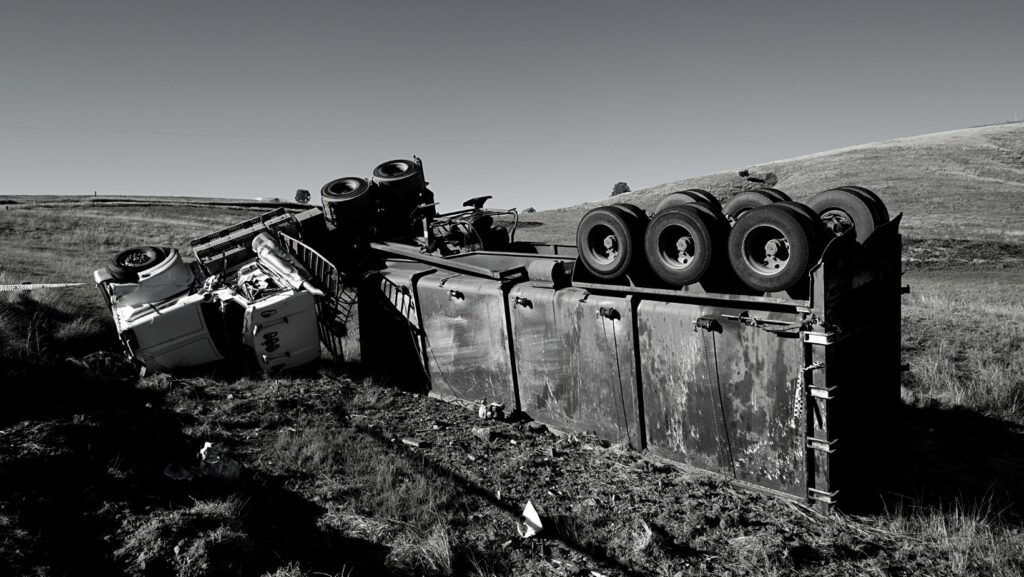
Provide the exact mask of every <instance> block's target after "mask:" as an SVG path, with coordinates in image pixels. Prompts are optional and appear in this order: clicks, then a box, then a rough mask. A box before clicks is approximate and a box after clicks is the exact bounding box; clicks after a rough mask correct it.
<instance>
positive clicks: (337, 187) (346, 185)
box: [327, 178, 363, 196]
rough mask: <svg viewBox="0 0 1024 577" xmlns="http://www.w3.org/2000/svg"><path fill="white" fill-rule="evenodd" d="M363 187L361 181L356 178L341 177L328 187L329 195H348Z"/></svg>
mask: <svg viewBox="0 0 1024 577" xmlns="http://www.w3.org/2000/svg"><path fill="white" fill-rule="evenodd" d="M362 187H363V182H362V181H361V180H359V179H356V178H342V179H340V180H337V181H335V182H334V183H332V184H331V185H330V187H328V189H327V194H328V195H329V196H348V195H351V194H352V193H354V192H356V191H357V190H359V189H360V188H362Z"/></svg>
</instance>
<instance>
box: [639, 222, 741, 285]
mask: <svg viewBox="0 0 1024 577" xmlns="http://www.w3.org/2000/svg"><path fill="white" fill-rule="evenodd" d="M719 225H720V223H718V222H716V221H715V220H714V218H713V216H712V215H709V214H708V213H706V212H704V211H702V210H700V208H698V207H697V206H695V205H687V204H683V205H679V206H673V207H670V208H669V209H667V210H662V211H660V212H658V214H657V215H655V217H654V219H653V220H652V221H651V224H650V225H649V226H648V227H647V232H646V233H645V234H644V252H645V254H646V256H647V262H648V264H649V265H650V267H651V271H653V272H654V274H655V276H657V277H658V278H659V279H661V280H662V281H664V282H665V283H667V284H669V285H671V286H673V287H677V288H678V287H682V286H685V285H688V284H693V283H695V282H698V281H700V280H701V279H702V278H704V276H705V275H706V274H707V273H708V272H709V271H710V270H711V269H712V267H713V265H714V263H715V262H716V261H717V260H718V258H719V256H718V252H719V251H720V250H722V249H723V248H724V246H723V244H722V240H723V239H722V238H720V236H721V235H720V234H719V233H720V231H721V230H722V229H721V228H720V226H719Z"/></svg>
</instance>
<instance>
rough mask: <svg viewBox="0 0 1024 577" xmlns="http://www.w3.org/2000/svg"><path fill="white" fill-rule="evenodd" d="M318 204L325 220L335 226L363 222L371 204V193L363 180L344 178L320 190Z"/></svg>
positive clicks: (369, 187)
mask: <svg viewBox="0 0 1024 577" xmlns="http://www.w3.org/2000/svg"><path fill="white" fill-rule="evenodd" d="M320 202H321V204H322V205H323V207H324V214H325V215H327V220H328V221H329V222H330V223H331V224H333V225H335V226H341V225H347V224H351V223H360V222H365V220H366V218H367V217H368V216H369V214H370V209H371V208H372V204H373V192H372V189H371V186H370V183H369V182H367V181H366V179H365V178H359V177H358V176H346V177H344V178H339V179H337V180H332V181H330V182H328V183H327V184H325V185H324V186H323V188H321V189H320Z"/></svg>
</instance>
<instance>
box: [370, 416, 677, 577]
mask: <svg viewBox="0 0 1024 577" xmlns="http://www.w3.org/2000/svg"><path fill="white" fill-rule="evenodd" d="M356 430H357V431H358V432H359V433H360V434H361V435H363V436H364V437H366V438H367V439H368V440H370V441H372V442H374V443H375V444H376V445H377V446H378V447H379V448H380V449H381V451H383V452H385V453H387V454H390V455H393V456H394V457H395V458H408V453H407V452H405V451H404V450H402V449H401V448H400V447H398V446H396V445H394V444H393V443H391V442H389V441H388V439H387V438H385V437H384V436H383V435H381V434H380V433H379V432H377V431H375V430H373V429H370V428H366V427H360V426H357V427H356ZM417 457H418V458H417V459H416V460H415V462H416V465H417V467H418V468H419V469H420V470H421V471H422V472H423V474H425V475H427V476H431V477H435V478H444V479H447V480H450V481H451V482H452V483H453V484H454V485H455V486H457V487H458V488H459V489H460V490H461V491H462V492H464V493H465V494H467V495H472V496H475V497H479V498H480V499H481V500H483V501H484V502H486V503H487V504H488V505H490V506H491V507H493V508H495V509H496V510H498V511H500V512H502V513H503V514H504V515H506V516H507V517H508V518H510V519H512V520H518V519H519V518H520V515H521V513H522V509H521V504H512V503H509V502H507V501H502V500H501V499H499V498H498V497H497V496H496V495H495V494H494V493H492V492H491V491H489V490H487V489H485V488H483V487H481V486H480V485H479V484H477V483H475V482H473V480H471V479H468V478H466V477H464V476H462V475H460V474H458V473H456V472H454V471H452V470H450V469H448V468H446V467H444V466H443V465H441V464H439V463H437V462H435V461H434V460H432V459H430V458H429V457H428V456H426V455H417ZM575 525H576V523H575V521H574V520H573V519H572V518H571V517H570V516H567V515H558V516H554V517H549V518H547V519H546V524H545V528H544V532H543V533H541V534H540V535H539V536H538V537H539V540H540V541H543V540H544V539H549V540H552V541H558V542H560V543H562V544H563V545H565V546H566V547H568V548H570V549H572V550H574V551H576V552H578V553H581V554H583V555H586V556H587V557H589V558H590V559H592V560H593V561H595V562H596V563H599V564H601V565H603V566H605V567H609V568H613V569H615V570H617V571H619V572H621V573H622V574H623V575H627V576H636V577H639V576H640V575H643V574H644V573H641V572H637V571H635V570H633V569H632V568H631V567H629V566H628V565H627V564H625V563H623V562H622V561H620V560H619V559H616V558H614V557H612V556H610V555H609V554H608V552H607V549H606V548H605V547H604V546H603V545H599V544H596V543H586V542H582V541H580V540H579V539H578V538H577V536H576V535H575V533H576V531H575ZM687 553H689V554H696V553H697V552H696V551H692V550H687Z"/></svg>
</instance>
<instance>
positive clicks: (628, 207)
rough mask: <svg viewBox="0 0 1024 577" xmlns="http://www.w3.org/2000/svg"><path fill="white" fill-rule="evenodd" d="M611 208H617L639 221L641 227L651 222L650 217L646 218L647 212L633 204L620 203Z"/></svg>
mask: <svg viewBox="0 0 1024 577" xmlns="http://www.w3.org/2000/svg"><path fill="white" fill-rule="evenodd" d="M612 206H617V207H619V208H621V209H622V210H624V211H626V212H628V213H630V214H632V215H633V216H634V217H635V218H636V219H637V220H638V221H640V223H641V225H642V226H645V227H646V226H647V223H648V222H650V220H651V217H649V216H647V212H646V211H644V209H642V208H640V207H639V206H637V205H635V204H630V203H628V202H620V203H617V204H613V205H612Z"/></svg>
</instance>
